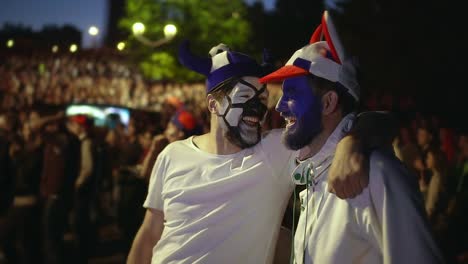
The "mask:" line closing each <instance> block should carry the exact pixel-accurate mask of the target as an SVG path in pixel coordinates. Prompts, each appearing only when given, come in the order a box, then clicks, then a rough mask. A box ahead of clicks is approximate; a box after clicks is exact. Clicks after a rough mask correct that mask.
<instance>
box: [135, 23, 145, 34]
mask: <svg viewBox="0 0 468 264" xmlns="http://www.w3.org/2000/svg"><path fill="white" fill-rule="evenodd" d="M145 29H146V28H145V25H144V24H143V23H141V22H136V23H135V24H133V26H132V31H133V34H135V35H141V34H143V33H145Z"/></svg>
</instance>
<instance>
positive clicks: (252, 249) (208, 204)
mask: <svg viewBox="0 0 468 264" xmlns="http://www.w3.org/2000/svg"><path fill="white" fill-rule="evenodd" d="M280 136H281V130H273V131H271V132H270V133H269V134H268V135H267V136H266V137H264V138H263V139H262V141H261V142H260V143H259V144H257V145H256V146H254V147H252V148H249V149H244V150H242V151H240V152H238V153H235V154H232V155H215V154H210V153H206V152H204V151H201V150H200V149H198V148H197V147H196V146H195V145H194V144H193V141H192V138H188V139H186V140H183V141H178V142H174V143H172V144H170V145H168V146H167V147H166V148H165V149H164V151H163V152H161V154H160V155H159V157H158V159H157V161H156V163H155V166H154V168H153V171H152V175H151V180H150V185H149V191H148V196H147V198H146V201H145V203H144V207H146V208H154V209H157V210H161V211H163V212H164V217H165V223H164V231H163V234H162V236H161V239H160V240H159V242H158V243H157V244H156V246H155V247H154V248H153V258H152V263H271V262H272V261H273V257H274V251H275V245H276V240H277V235H278V231H279V228H280V225H281V220H282V217H283V214H284V211H285V209H286V206H287V203H288V198H289V197H290V195H291V192H292V190H293V186H294V185H293V183H292V181H291V180H290V175H289V173H290V171H291V168H292V167H294V156H295V155H294V152H292V151H289V150H287V149H286V148H285V147H284V146H283V144H282V143H281V141H280Z"/></svg>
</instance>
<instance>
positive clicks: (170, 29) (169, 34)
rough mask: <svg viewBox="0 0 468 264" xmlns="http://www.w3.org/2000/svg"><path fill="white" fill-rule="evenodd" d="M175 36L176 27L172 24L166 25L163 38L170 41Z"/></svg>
mask: <svg viewBox="0 0 468 264" xmlns="http://www.w3.org/2000/svg"><path fill="white" fill-rule="evenodd" d="M175 35H177V27H176V26H174V25H173V24H167V25H166V26H164V36H165V37H166V38H169V39H172V38H174V37H175Z"/></svg>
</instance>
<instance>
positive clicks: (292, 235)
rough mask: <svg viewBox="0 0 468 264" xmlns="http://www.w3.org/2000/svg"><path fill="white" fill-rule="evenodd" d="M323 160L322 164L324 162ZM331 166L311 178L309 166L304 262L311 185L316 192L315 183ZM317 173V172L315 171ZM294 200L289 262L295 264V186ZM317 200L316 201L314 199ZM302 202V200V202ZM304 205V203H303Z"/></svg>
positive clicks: (304, 248) (303, 258) (304, 246)
mask: <svg viewBox="0 0 468 264" xmlns="http://www.w3.org/2000/svg"><path fill="white" fill-rule="evenodd" d="M331 157H332V156H330V157H328V158H327V159H325V160H324V161H323V162H325V161H326V160H328V159H329V158H331ZM323 162H322V164H323ZM330 166H331V163H330V164H328V165H327V166H326V168H325V169H324V170H322V171H321V172H320V174H319V175H317V176H315V177H313V179H311V180H310V179H309V177H310V175H311V173H310V171H311V170H313V167H312V166H310V167H309V168H308V172H306V208H305V214H306V215H305V225H304V236H303V251H304V252H303V254H302V263H304V261H305V254H306V234H307V222H308V217H309V187H310V186H313V190H312V194H313V193H314V192H315V185H316V184H317V183H318V179H319V178H321V176H322V175H323V174H324V172H326V171H327V170H328V168H329V167H330ZM313 174H315V172H314V173H313ZM293 193H294V200H293V223H292V234H291V237H292V243H291V254H290V258H289V259H290V261H289V263H290V264H294V263H296V262H295V257H296V254H295V251H294V248H295V246H294V242H295V240H294V235H295V233H296V232H295V231H296V230H295V216H296V188H294V192H293ZM313 202H315V201H313ZM301 203H302V202H301ZM301 207H302V205H301ZM313 207H314V206H313Z"/></svg>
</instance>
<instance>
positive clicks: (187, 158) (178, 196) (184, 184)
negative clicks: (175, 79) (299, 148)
mask: <svg viewBox="0 0 468 264" xmlns="http://www.w3.org/2000/svg"><path fill="white" fill-rule="evenodd" d="M210 55H211V57H210V58H203V57H198V56H196V55H194V54H192V52H191V51H190V49H189V47H188V44H187V43H184V44H183V45H182V46H181V48H180V51H179V57H180V61H181V63H182V64H183V65H184V66H186V67H188V68H190V69H192V70H194V71H196V72H199V73H201V74H203V75H205V76H206V77H207V82H206V88H207V96H206V100H207V106H208V110H209V111H210V113H211V119H210V122H211V123H210V131H209V132H208V133H206V134H204V135H200V136H194V137H190V138H188V139H186V140H181V141H176V142H173V143H171V144H169V145H168V146H167V147H166V148H165V149H164V150H163V151H162V152H161V153H160V154H159V156H158V158H157V160H156V163H155V165H154V167H153V171H152V173H151V180H150V184H149V190H148V196H147V198H146V201H145V203H144V207H145V208H147V213H146V216H145V219H144V222H143V224H142V226H141V228H140V230H139V232H138V234H137V236H136V237H135V240H134V242H133V245H132V249H131V251H130V254H129V258H128V263H144V262H149V260H150V259H152V263H272V262H273V257H274V253H275V245H276V240H277V237H278V233H279V230H280V226H281V221H282V218H283V215H284V211H285V209H286V206H287V204H288V201H289V198H290V197H291V194H292V190H293V188H294V184H293V182H292V181H291V180H290V178H289V174H290V171H291V170H292V169H293V168H294V167H295V155H294V153H295V152H293V151H290V150H288V149H287V148H286V147H284V146H283V145H282V144H281V134H282V133H281V131H282V130H281V129H276V130H273V131H270V132H269V133H268V134H264V135H262V131H261V127H262V122H263V119H264V118H265V113H266V111H267V98H268V91H267V90H266V87H265V85H263V84H261V83H260V82H259V77H260V76H263V75H265V74H266V73H267V72H266V71H265V69H266V68H267V67H264V66H261V65H259V64H258V63H257V62H256V61H255V60H254V59H252V58H251V57H249V56H247V55H245V54H242V53H238V52H234V51H230V50H229V49H228V48H227V47H226V46H225V45H223V44H220V45H218V46H216V47H214V48H213V49H212V50H211V51H210ZM366 175H367V173H366ZM353 177H356V176H353ZM151 256H152V257H151Z"/></svg>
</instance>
